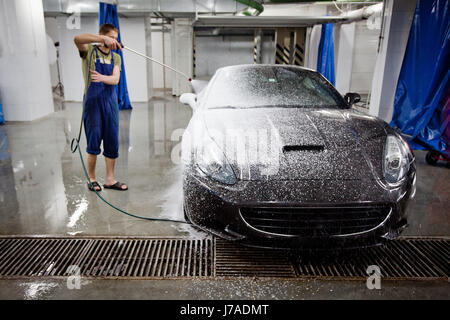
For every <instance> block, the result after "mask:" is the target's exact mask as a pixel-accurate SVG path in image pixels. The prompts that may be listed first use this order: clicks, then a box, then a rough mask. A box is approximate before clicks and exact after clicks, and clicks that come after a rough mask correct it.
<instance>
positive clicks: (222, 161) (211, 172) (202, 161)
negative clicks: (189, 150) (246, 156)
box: [196, 140, 237, 185]
mask: <svg viewBox="0 0 450 320" xmlns="http://www.w3.org/2000/svg"><path fill="white" fill-rule="evenodd" d="M198 151H199V152H198V153H197V159H196V160H197V161H196V162H197V166H198V167H199V168H200V170H201V171H202V172H203V173H204V174H206V175H208V176H209V177H211V178H212V179H214V180H217V181H219V182H221V183H224V184H229V185H231V184H235V183H236V182H237V179H236V176H235V175H234V172H233V169H232V168H231V166H230V164H229V163H228V162H227V160H226V158H225V155H224V154H223V152H222V151H221V150H220V148H219V147H218V146H217V144H216V143H215V142H214V141H212V140H211V141H209V142H208V143H206V144H204V145H203V148H201V149H200V150H198Z"/></svg>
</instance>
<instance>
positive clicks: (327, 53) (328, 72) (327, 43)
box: [317, 23, 334, 86]
mask: <svg viewBox="0 0 450 320" xmlns="http://www.w3.org/2000/svg"><path fill="white" fill-rule="evenodd" d="M317 71H318V72H320V73H321V74H322V75H323V76H324V77H325V78H327V79H328V81H330V82H331V83H332V84H333V86H334V42H333V24H332V23H328V24H323V25H322V34H321V36H320V43H319V51H318V54H317Z"/></svg>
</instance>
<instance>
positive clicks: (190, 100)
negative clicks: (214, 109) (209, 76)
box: [180, 93, 197, 110]
mask: <svg viewBox="0 0 450 320" xmlns="http://www.w3.org/2000/svg"><path fill="white" fill-rule="evenodd" d="M180 102H181V103H184V104H187V105H189V106H190V107H191V108H192V110H195V108H196V107H197V96H196V95H195V94H193V93H183V94H182V95H181V96H180Z"/></svg>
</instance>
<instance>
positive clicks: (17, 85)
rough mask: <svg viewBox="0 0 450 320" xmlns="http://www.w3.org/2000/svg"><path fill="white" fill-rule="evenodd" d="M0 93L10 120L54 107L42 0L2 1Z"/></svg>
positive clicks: (31, 117)
mask: <svg viewBox="0 0 450 320" xmlns="http://www.w3.org/2000/svg"><path fill="white" fill-rule="evenodd" d="M0 7H1V8H2V10H0V70H1V71H0V97H1V99H2V105H3V112H4V114H5V120H7V121H31V120H35V119H38V118H40V117H43V116H45V115H48V114H50V113H52V112H53V111H54V106H53V98H52V91H51V81H50V71H49V63H48V54H47V37H46V34H45V22H44V13H43V8H42V2H41V1H33V0H17V1H8V0H2V1H0Z"/></svg>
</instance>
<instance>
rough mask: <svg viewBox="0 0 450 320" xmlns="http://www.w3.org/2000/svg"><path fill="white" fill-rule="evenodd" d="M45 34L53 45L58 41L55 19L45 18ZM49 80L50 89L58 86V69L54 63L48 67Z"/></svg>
mask: <svg viewBox="0 0 450 320" xmlns="http://www.w3.org/2000/svg"><path fill="white" fill-rule="evenodd" d="M45 32H46V33H47V35H48V36H50V38H51V39H52V41H53V43H55V42H58V41H59V32H58V24H57V21H56V18H49V17H47V18H45ZM50 78H51V81H52V87H54V86H56V85H57V84H58V69H57V67H56V63H53V64H51V65H50Z"/></svg>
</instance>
